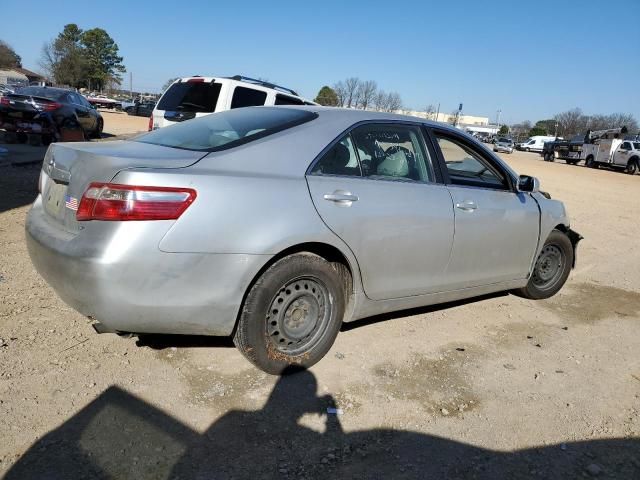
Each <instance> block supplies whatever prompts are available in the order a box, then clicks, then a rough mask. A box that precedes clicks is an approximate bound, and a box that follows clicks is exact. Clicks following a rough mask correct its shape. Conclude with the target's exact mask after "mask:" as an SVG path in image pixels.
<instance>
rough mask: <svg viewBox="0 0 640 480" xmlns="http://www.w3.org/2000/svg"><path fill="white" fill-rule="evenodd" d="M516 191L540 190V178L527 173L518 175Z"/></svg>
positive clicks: (533, 191)
mask: <svg viewBox="0 0 640 480" xmlns="http://www.w3.org/2000/svg"><path fill="white" fill-rule="evenodd" d="M517 188H518V191H519V192H530V193H535V192H539V191H540V180H538V179H537V178H536V177H530V176H529V175H520V176H519V177H518V187H517Z"/></svg>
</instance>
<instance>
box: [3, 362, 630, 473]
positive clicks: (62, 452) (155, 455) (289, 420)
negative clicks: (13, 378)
mask: <svg viewBox="0 0 640 480" xmlns="http://www.w3.org/2000/svg"><path fill="white" fill-rule="evenodd" d="M328 407H333V408H335V407H336V405H335V402H334V400H333V398H332V397H331V396H318V395H317V382H316V379H315V377H314V376H313V374H312V373H311V372H309V371H301V372H298V373H295V374H292V375H285V376H282V377H281V378H280V379H279V380H278V382H277V383H276V386H275V387H274V389H273V391H272V392H271V394H270V396H269V399H268V400H267V402H266V403H265V405H264V407H263V408H262V409H261V410H257V411H245V410H232V411H230V412H228V413H227V414H225V415H223V416H222V417H220V418H219V419H218V420H216V421H215V422H214V423H213V424H212V425H211V426H210V427H209V428H208V429H207V430H206V431H205V432H204V433H199V432H198V431H195V430H193V429H191V428H189V427H187V426H185V425H184V424H182V423H181V422H179V421H177V420H176V419H174V418H173V417H171V416H169V415H167V414H165V413H164V412H162V411H161V410H159V409H158V408H156V407H154V406H151V405H149V404H148V403H146V402H144V401H142V400H140V399H138V398H136V397H134V396H133V395H131V394H129V393H127V392H125V391H123V390H121V389H119V388H117V387H111V388H109V389H107V390H106V391H105V392H104V393H103V394H102V395H101V396H100V397H98V398H97V399H96V400H94V401H93V402H92V403H91V404H89V405H88V406H87V407H85V408H84V409H83V410H81V411H80V412H79V413H78V414H76V415H75V416H74V417H72V418H70V419H69V420H68V421H66V422H65V423H64V424H63V425H61V426H60V427H59V428H57V429H55V430H53V431H52V432H50V433H49V434H47V435H46V436H44V437H43V438H42V439H40V440H38V441H37V442H36V443H35V444H34V445H32V446H31V448H30V449H29V450H28V451H27V452H26V453H25V454H24V455H23V456H22V458H20V459H19V460H18V462H17V463H16V464H15V465H14V466H13V467H12V468H11V469H10V471H9V472H8V473H7V475H6V477H5V478H6V479H9V480H13V479H20V480H24V479H47V480H48V479H79V478H88V479H93V478H95V479H106V478H114V479H124V478H127V479H128V478H131V479H154V480H155V479H163V478H171V479H203V480H204V479H231V478H234V479H244V478H247V479H256V478H265V479H268V478H296V479H299V478H308V479H315V478H318V479H327V478H345V479H352V478H362V479H365V478H366V479H369V478H371V479H374V478H381V479H382V478H385V479H386V478H394V479H395V478H412V479H413V478H416V479H417V478H420V479H422V478H438V479H439V478H443V479H444V478H475V479H500V478H531V477H533V476H539V477H544V478H558V479H561V478H562V479H566V478H583V476H584V475H585V473H586V472H588V473H594V472H596V473H597V474H598V475H600V474H601V475H602V476H603V477H610V478H640V442H639V441H638V440H637V439H612V440H599V441H593V442H579V443H570V444H567V445H566V446H563V447H562V448H561V447H560V446H559V445H554V446H548V447H543V448H533V449H530V450H520V451H515V452H497V451H492V450H486V449H482V448H478V447H475V446H472V445H468V444H464V443H460V442H456V441H452V440H448V439H445V438H440V437H436V436H432V435H426V434H421V433H415V432H410V431H403V430H392V429H374V430H363V431H357V432H352V433H345V432H343V430H342V428H341V425H340V422H339V417H338V416H335V415H327V414H326V412H327V408H328ZM306 414H312V415H313V414H317V415H322V417H321V419H322V420H323V421H324V425H322V424H321V423H322V422H316V423H317V425H315V424H314V428H313V429H311V428H308V427H305V426H303V425H301V424H300V419H301V418H302V417H303V416H304V415H306ZM487 428H488V429H490V428H491V426H490V425H488V426H487ZM499 434H500V433H499V432H496V435H499Z"/></svg>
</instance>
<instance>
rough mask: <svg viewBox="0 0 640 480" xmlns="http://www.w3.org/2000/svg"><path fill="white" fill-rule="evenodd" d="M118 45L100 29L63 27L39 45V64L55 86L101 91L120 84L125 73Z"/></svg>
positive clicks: (73, 24) (71, 24)
mask: <svg viewBox="0 0 640 480" xmlns="http://www.w3.org/2000/svg"><path fill="white" fill-rule="evenodd" d="M118 53H119V48H118V44H117V43H116V42H115V41H114V40H113V38H111V36H110V35H109V34H108V33H107V32H106V30H104V29H102V28H92V29H90V30H82V29H81V28H80V27H78V25H76V24H75V23H70V24H68V25H65V26H64V29H63V30H62V32H60V33H59V34H58V36H57V37H56V38H54V39H53V40H51V41H50V42H48V43H46V44H45V45H44V47H43V48H42V56H41V60H40V66H41V67H42V68H43V69H44V70H45V71H46V72H47V74H48V75H49V77H51V78H52V79H53V80H54V81H55V83H56V84H58V85H67V86H70V87H74V88H82V87H85V88H89V89H95V90H102V89H103V88H105V86H113V85H120V84H121V82H122V76H121V74H122V73H124V72H125V70H126V69H125V66H124V65H123V63H122V61H123V59H122V57H121V56H120V55H118Z"/></svg>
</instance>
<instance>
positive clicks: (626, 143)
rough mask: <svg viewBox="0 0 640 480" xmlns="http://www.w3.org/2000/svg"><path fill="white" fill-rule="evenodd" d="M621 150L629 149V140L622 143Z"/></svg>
mask: <svg viewBox="0 0 640 480" xmlns="http://www.w3.org/2000/svg"><path fill="white" fill-rule="evenodd" d="M622 150H631V143H630V142H624V143H623V144H622Z"/></svg>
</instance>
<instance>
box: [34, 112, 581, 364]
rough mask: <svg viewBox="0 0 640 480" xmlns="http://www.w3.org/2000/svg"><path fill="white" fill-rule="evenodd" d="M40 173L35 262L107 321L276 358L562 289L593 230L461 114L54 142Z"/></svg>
mask: <svg viewBox="0 0 640 480" xmlns="http://www.w3.org/2000/svg"><path fill="white" fill-rule="evenodd" d="M39 187H40V191H41V192H42V193H41V195H39V196H38V198H37V199H36V201H35V203H34V205H33V207H32V209H31V211H30V212H29V216H28V219H27V224H26V230H27V243H28V248H29V253H30V255H31V259H32V261H33V263H34V265H35V266H36V268H37V270H38V271H39V272H40V274H41V275H42V276H43V277H44V278H45V279H46V280H47V282H48V283H49V284H50V285H51V286H52V287H53V289H54V290H55V291H56V292H57V293H58V294H59V295H60V297H61V298H62V299H63V300H64V301H65V302H67V303H68V304H69V305H71V306H72V307H73V308H75V309H76V310H78V311H79V312H81V313H82V314H84V315H87V316H89V317H91V318H93V319H95V320H96V322H97V323H96V324H95V326H96V330H98V331H99V332H130V333H178V334H204V335H232V336H233V339H234V342H235V344H236V346H237V347H238V348H239V349H240V351H241V352H242V353H243V354H244V355H245V356H246V357H247V358H248V359H249V360H250V361H251V362H253V363H254V364H255V365H257V366H258V367H259V368H261V369H263V370H264V371H266V372H270V373H279V372H281V371H282V370H283V369H284V368H286V367H287V366H288V365H292V364H293V365H300V366H303V367H308V366H310V365H313V364H314V363H315V362H317V361H319V360H320V359H321V358H322V357H323V356H324V355H325V354H326V353H327V351H328V350H329V349H330V348H331V345H332V344H333V341H334V339H335V337H336V335H337V333H338V330H339V329H340V326H341V324H342V322H350V321H353V320H356V319H359V318H363V317H368V316H371V315H376V314H380V313H383V312H389V311H393V310H401V309H407V308H412V307H418V306H424V305H430V304H436V303H442V302H448V301H452V300H458V299H463V298H468V297H473V296H478V295H483V294H487V293H490V292H497V291H513V292H515V293H517V294H519V295H522V296H524V297H527V298H532V299H540V298H547V297H550V296H551V295H554V294H555V293H556V292H558V290H560V288H561V287H562V285H563V284H564V283H565V281H566V280H567V277H568V275H569V273H570V270H571V268H572V267H573V265H574V262H575V249H576V246H577V243H578V241H579V240H580V238H581V237H580V236H579V235H578V234H576V233H575V232H573V231H572V230H571V229H570V227H569V219H568V218H567V215H566V213H565V208H564V206H563V204H562V203H561V202H559V201H556V200H551V199H550V196H549V195H548V194H546V193H544V192H541V191H539V184H538V181H537V180H536V179H535V178H533V177H529V176H525V175H522V176H518V175H517V174H516V173H515V172H513V171H512V170H511V169H510V168H509V167H508V166H507V165H506V164H505V163H503V162H502V160H501V159H500V158H498V157H497V156H495V155H493V154H492V153H491V152H489V151H487V149H486V148H484V147H483V146H482V145H481V144H479V143H478V142H476V141H475V140H473V139H472V138H471V137H470V136H468V135H466V134H463V133H461V132H460V131H459V130H456V129H453V128H449V127H447V126H444V125H442V124H439V123H431V122H426V121H424V120H420V119H417V118H413V117H405V116H399V115H392V114H383V113H374V112H366V111H356V110H342V109H335V108H322V107H317V106H309V107H251V108H243V109H237V110H230V111H226V112H221V113H216V114H213V115H209V116H205V117H202V118H198V119H194V120H190V121H185V122H183V123H180V124H176V125H175V126H171V127H167V128H163V129H160V130H156V131H153V132H150V133H147V134H144V135H141V136H139V137H136V138H134V139H131V140H129V141H113V142H99V143H68V144H67V143H58V144H53V145H51V146H50V147H49V150H48V151H47V154H46V157H45V161H44V164H43V170H42V175H41V178H40V185H39Z"/></svg>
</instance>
